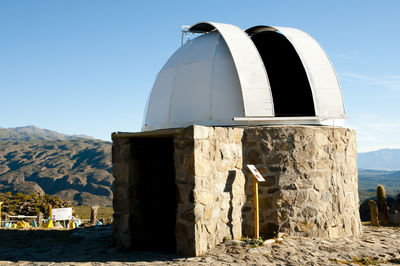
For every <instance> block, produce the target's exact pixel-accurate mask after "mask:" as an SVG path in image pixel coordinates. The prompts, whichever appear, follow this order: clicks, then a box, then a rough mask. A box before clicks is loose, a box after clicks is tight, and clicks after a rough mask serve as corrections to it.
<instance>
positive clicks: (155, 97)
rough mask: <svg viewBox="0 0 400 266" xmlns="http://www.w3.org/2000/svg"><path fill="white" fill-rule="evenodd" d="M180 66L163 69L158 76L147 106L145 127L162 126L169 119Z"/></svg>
mask: <svg viewBox="0 0 400 266" xmlns="http://www.w3.org/2000/svg"><path fill="white" fill-rule="evenodd" d="M177 71H178V67H174V68H168V69H163V70H162V71H161V72H160V73H159V74H158V76H157V79H156V82H155V84H154V86H153V90H152V92H151V96H150V99H149V103H148V107H147V117H146V120H145V121H146V122H145V125H144V127H148V126H151V127H152V129H155V128H161V127H163V126H165V125H166V124H167V123H168V121H169V105H170V100H169V99H170V98H171V92H172V89H173V86H174V81H175V76H176V73H177Z"/></svg>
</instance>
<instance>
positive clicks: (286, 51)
mask: <svg viewBox="0 0 400 266" xmlns="http://www.w3.org/2000/svg"><path fill="white" fill-rule="evenodd" d="M251 40H252V41H253V43H254V44H255V46H256V48H257V50H258V52H259V53H260V56H261V58H262V61H263V63H264V66H265V69H266V71H267V74H268V79H269V82H270V85H271V91H272V97H273V102H274V109H275V116H277V117H279V116H280V117H285V116H315V109H314V101H313V97H312V92H311V87H310V83H309V81H308V78H307V74H306V71H305V69H304V66H303V64H302V62H301V60H300V57H299V56H298V54H297V52H296V50H295V49H294V47H293V46H292V44H291V43H290V42H289V40H288V39H286V37H285V36H283V35H282V34H280V33H278V32H276V31H262V32H259V33H256V34H254V35H252V36H251Z"/></svg>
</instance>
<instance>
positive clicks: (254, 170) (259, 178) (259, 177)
mask: <svg viewBox="0 0 400 266" xmlns="http://www.w3.org/2000/svg"><path fill="white" fill-rule="evenodd" d="M247 167H248V168H249V169H250V171H251V172H252V173H253V175H254V176H255V178H256V179H257V181H258V182H263V181H265V179H264V177H262V175H261V174H260V172H258V170H257V168H256V167H255V166H254V165H252V164H248V165H247Z"/></svg>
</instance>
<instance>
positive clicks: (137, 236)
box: [130, 137, 177, 253]
mask: <svg viewBox="0 0 400 266" xmlns="http://www.w3.org/2000/svg"><path fill="white" fill-rule="evenodd" d="M132 144H133V145H132V151H131V152H132V155H133V166H134V168H135V169H134V172H133V173H130V177H131V178H132V181H131V184H132V186H131V191H130V195H131V196H130V197H131V200H132V201H131V204H132V205H131V206H132V208H131V211H130V213H131V214H130V216H131V217H130V220H131V232H132V247H133V248H134V249H145V250H153V251H158V252H160V251H161V252H169V253H176V237H175V224H176V208H177V203H176V184H175V167H174V144H173V138H172V137H169V138H135V139H134V140H133V143H132Z"/></svg>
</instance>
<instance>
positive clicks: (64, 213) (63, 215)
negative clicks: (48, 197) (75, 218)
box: [52, 208, 72, 221]
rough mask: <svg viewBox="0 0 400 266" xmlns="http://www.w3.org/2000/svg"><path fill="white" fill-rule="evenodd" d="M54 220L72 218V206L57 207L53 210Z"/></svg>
mask: <svg viewBox="0 0 400 266" xmlns="http://www.w3.org/2000/svg"><path fill="white" fill-rule="evenodd" d="M52 215H53V217H52V219H53V221H60V220H71V219H72V208H56V209H53V211H52Z"/></svg>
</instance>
